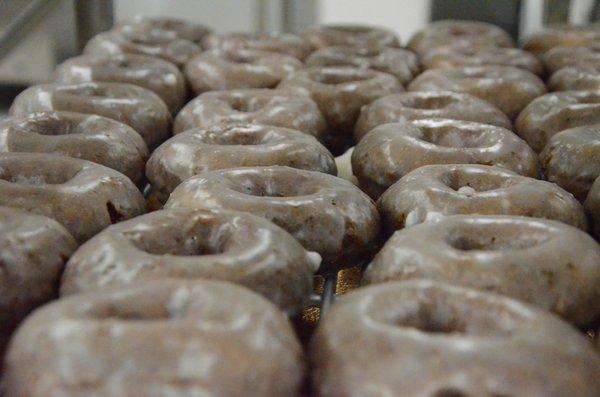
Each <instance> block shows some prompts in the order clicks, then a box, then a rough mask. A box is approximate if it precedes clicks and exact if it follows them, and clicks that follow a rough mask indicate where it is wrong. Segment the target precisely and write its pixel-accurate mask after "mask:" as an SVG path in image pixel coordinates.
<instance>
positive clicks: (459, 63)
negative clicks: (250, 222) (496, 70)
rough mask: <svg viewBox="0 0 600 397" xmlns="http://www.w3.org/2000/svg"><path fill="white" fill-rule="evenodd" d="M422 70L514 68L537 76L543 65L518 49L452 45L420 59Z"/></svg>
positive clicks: (440, 48)
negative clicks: (486, 66) (487, 66)
mask: <svg viewBox="0 0 600 397" xmlns="http://www.w3.org/2000/svg"><path fill="white" fill-rule="evenodd" d="M421 64H422V65H423V68H424V69H435V68H458V67H465V66H482V65H501V66H514V67H517V68H521V69H524V70H527V71H529V72H531V73H533V74H536V75H538V76H540V75H543V74H544V71H545V70H544V64H543V63H542V61H540V60H539V59H538V58H537V57H536V56H535V55H533V54H531V53H529V52H527V51H523V50H521V49H518V48H498V47H494V46H481V47H477V46H475V47H472V46H469V45H454V46H443V47H438V48H434V49H432V50H430V51H427V53H426V54H425V55H423V56H422V58H421Z"/></svg>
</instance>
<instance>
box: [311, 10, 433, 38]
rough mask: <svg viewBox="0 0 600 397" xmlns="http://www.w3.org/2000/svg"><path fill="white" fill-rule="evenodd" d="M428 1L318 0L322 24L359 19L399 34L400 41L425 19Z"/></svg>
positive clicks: (420, 26) (415, 29)
mask: <svg viewBox="0 0 600 397" xmlns="http://www.w3.org/2000/svg"><path fill="white" fill-rule="evenodd" d="M430 5H431V2H430V1H429V0H321V1H320V5H319V14H318V15H319V20H320V22H322V23H340V22H360V23H365V24H373V25H382V26H386V27H388V28H390V29H393V30H394V31H396V32H397V33H398V34H399V35H400V39H401V40H402V43H406V42H407V40H408V39H409V38H410V36H411V35H412V34H413V33H415V32H416V31H417V30H419V29H421V28H422V27H423V26H425V24H426V23H427V21H428V20H429V8H430Z"/></svg>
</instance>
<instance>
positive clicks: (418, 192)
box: [377, 164, 587, 232]
mask: <svg viewBox="0 0 600 397" xmlns="http://www.w3.org/2000/svg"><path fill="white" fill-rule="evenodd" d="M377 208H378V209H379V213H380V214H381V219H382V223H383V224H384V225H385V227H386V229H387V230H388V231H389V232H392V231H394V230H397V229H402V228H404V227H409V226H412V225H415V224H418V223H422V222H425V221H427V220H431V219H438V218H440V217H443V216H448V215H457V214H462V215H468V214H482V215H519V216H528V217H533V218H546V219H553V220H557V221H561V222H564V223H566V224H569V225H572V226H576V227H578V228H580V229H582V230H586V229H587V221H586V216H585V213H584V211H583V207H582V206H581V204H580V203H579V202H578V201H577V200H576V199H575V198H574V197H573V195H572V194H570V193H568V192H567V191H565V190H563V189H561V188H560V187H558V186H557V185H555V184H553V183H549V182H546V181H541V180H538V179H534V178H528V177H525V176H521V175H518V174H516V173H514V172H512V171H509V170H507V169H505V168H501V167H494V166H488V165H476V164H451V165H446V164H444V165H426V166H424V167H420V168H418V169H416V170H414V171H411V172H409V173H408V174H407V175H405V176H404V177H402V178H401V179H400V180H399V181H398V182H396V183H394V184H393V185H392V186H391V187H390V188H389V189H388V190H386V191H385V193H384V194H383V195H382V196H381V197H380V198H379V201H378V202H377Z"/></svg>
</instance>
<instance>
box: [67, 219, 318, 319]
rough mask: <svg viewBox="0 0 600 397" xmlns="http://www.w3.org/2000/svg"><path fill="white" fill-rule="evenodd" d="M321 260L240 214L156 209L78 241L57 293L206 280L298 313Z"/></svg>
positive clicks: (274, 229)
mask: <svg viewBox="0 0 600 397" xmlns="http://www.w3.org/2000/svg"><path fill="white" fill-rule="evenodd" d="M320 260H321V259H320V257H319V254H317V253H315V252H308V251H306V250H305V249H304V248H302V246H301V245H300V244H299V243H298V242H297V241H296V240H294V238H293V237H292V236H290V235H289V234H288V233H286V232H285V231H283V230H282V229H281V228H279V227H277V226H275V225H273V224H272V223H270V222H267V221H266V220H264V219H262V218H259V217H256V216H254V215H251V214H248V213H245V212H233V211H203V210H185V209H178V210H159V211H155V212H152V213H149V214H146V215H143V216H139V217H137V218H135V219H130V220H129V221H126V222H121V223H119V224H117V225H112V226H110V227H108V228H107V229H105V230H104V231H102V232H101V233H100V234H98V235H96V236H95V237H94V238H92V239H91V240H89V241H88V242H87V243H85V244H84V245H82V246H81V248H80V249H78V250H77V252H76V253H75V254H74V255H73V256H72V257H71V259H70V260H69V262H68V263H67V267H66V268H65V272H64V274H63V277H62V282H61V288H60V292H61V295H67V294H73V293H79V292H85V291H90V290H95V289H100V288H106V287H108V286H112V285H114V286H117V285H126V284H130V283H134V282H140V281H144V282H145V281H148V280H160V279H165V278H182V279H199V278H210V279H219V280H225V281H231V282H235V283H238V284H242V285H245V286H246V287H248V288H250V289H252V290H254V291H256V292H258V293H261V294H262V295H264V296H265V297H267V298H268V299H269V300H271V301H272V302H273V303H275V304H276V305H277V306H279V307H280V308H281V309H282V310H285V311H287V312H289V313H298V312H299V311H301V310H302V309H303V308H304V306H305V304H306V301H307V300H308V297H309V295H310V293H311V291H312V279H313V272H314V271H316V270H317V269H318V267H319V263H320Z"/></svg>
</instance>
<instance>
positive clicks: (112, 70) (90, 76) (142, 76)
mask: <svg viewBox="0 0 600 397" xmlns="http://www.w3.org/2000/svg"><path fill="white" fill-rule="evenodd" d="M54 80H55V81H57V82H59V83H65V84H77V83H86V82H90V81H104V82H116V83H128V84H134V85H138V86H140V87H143V88H146V89H148V90H150V91H152V92H154V93H155V94H156V95H158V96H159V97H160V99H162V100H163V101H164V102H165V104H166V105H167V107H168V108H169V110H170V111H171V113H172V114H175V113H177V112H178V111H179V109H181V107H182V106H183V104H184V102H185V99H186V94H187V93H186V85H185V79H184V78H183V75H182V74H181V72H180V71H179V69H178V68H177V67H176V66H175V65H173V64H172V63H170V62H167V61H165V60H162V59H159V58H154V57H149V56H144V55H132V54H115V55H111V56H108V57H97V56H93V55H82V56H78V57H74V58H70V59H68V60H66V61H65V62H63V63H62V64H60V65H58V66H57V68H56V70H55V72H54Z"/></svg>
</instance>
